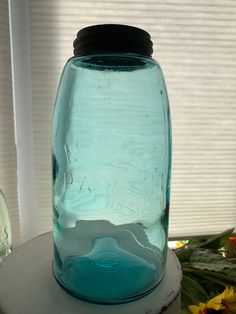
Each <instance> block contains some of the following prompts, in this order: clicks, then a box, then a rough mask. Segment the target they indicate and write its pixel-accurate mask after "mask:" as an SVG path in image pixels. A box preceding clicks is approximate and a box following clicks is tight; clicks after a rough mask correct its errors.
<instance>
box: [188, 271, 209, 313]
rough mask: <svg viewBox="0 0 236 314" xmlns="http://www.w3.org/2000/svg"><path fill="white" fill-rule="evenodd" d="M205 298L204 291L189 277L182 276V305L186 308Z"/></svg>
mask: <svg viewBox="0 0 236 314" xmlns="http://www.w3.org/2000/svg"><path fill="white" fill-rule="evenodd" d="M206 298H207V293H206V291H205V289H204V288H203V287H202V286H201V285H200V284H199V283H198V282H197V281H195V280H194V279H192V278H191V276H188V275H185V274H184V275H183V280H182V304H183V306H185V307H187V306H188V305H191V304H198V303H199V302H202V301H203V300H205V299H206Z"/></svg>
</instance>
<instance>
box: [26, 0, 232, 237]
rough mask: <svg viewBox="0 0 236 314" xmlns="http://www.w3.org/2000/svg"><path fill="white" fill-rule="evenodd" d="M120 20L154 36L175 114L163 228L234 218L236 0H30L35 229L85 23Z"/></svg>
mask: <svg viewBox="0 0 236 314" xmlns="http://www.w3.org/2000/svg"><path fill="white" fill-rule="evenodd" d="M96 23H123V24H130V25H134V26H138V27H141V28H143V29H145V30H147V31H148V32H150V34H151V36H152V40H153V42H154V51H155V53H154V58H156V59H157V60H158V61H159V62H160V63H161V65H162V68H163V71H164V74H165V77H166V83H167V88H168V91H169V98H170V105H171V111H172V122H173V175H172V195H171V216H170V218H171V219H170V236H186V235H198V234H209V233H215V232H219V231H222V230H224V229H225V228H228V227H232V226H235V225H236V137H235V134H236V105H235V99H236V88H235V86H236V41H235V39H236V3H235V1H233V0H224V1H222V0H214V1H210V0H208V1H205V0H200V1H197V2H196V1H193V0H178V1H173V0H159V1H154V0H146V1H140V0H128V1H126V0H111V1H105V0H104V1H91V0H90V1H76V0H70V1H60V0H58V1H56V0H54V1H45V0H43V1H36V0H31V1H30V31H31V55H32V60H31V66H32V90H33V96H32V97H33V131H34V134H33V136H34V158H35V164H36V167H35V175H36V194H37V199H36V204H37V208H38V212H39V216H38V217H39V221H38V224H39V231H40V232H45V231H47V230H49V229H50V228H51V181H50V138H51V114H52V108H53V104H54V100H55V94H56V89H57V86H58V80H59V76H60V73H61V71H62V67H63V65H64V63H65V61H66V60H67V59H68V58H69V57H71V56H72V51H73V50H72V42H73V40H74V38H75V35H76V32H77V31H78V30H79V29H81V28H82V27H85V26H88V25H90V24H96Z"/></svg>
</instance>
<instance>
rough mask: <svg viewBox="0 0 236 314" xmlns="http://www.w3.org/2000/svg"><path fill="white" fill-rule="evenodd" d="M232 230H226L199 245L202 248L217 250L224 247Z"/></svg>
mask: <svg viewBox="0 0 236 314" xmlns="http://www.w3.org/2000/svg"><path fill="white" fill-rule="evenodd" d="M233 231H234V228H231V229H228V230H226V231H224V232H222V233H220V234H216V235H214V236H211V237H209V238H208V240H206V241H205V243H203V244H202V245H201V247H202V248H206V249H212V250H217V249H220V248H222V247H223V246H225V244H226V242H227V241H228V239H229V237H230V236H231V235H232V233H233Z"/></svg>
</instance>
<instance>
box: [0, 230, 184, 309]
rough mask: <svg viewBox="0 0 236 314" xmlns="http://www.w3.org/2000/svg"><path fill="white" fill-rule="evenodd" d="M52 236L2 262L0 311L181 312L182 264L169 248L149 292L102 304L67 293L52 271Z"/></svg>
mask: <svg viewBox="0 0 236 314" xmlns="http://www.w3.org/2000/svg"><path fill="white" fill-rule="evenodd" d="M51 244H52V236H51V233H46V234H43V235H41V236H39V237H37V238H35V239H33V240H31V241H29V242H27V243H25V244H23V245H22V246H20V247H18V248H16V249H15V250H14V251H13V252H12V253H11V254H10V255H9V256H8V257H7V258H6V259H5V260H4V262H3V263H2V264H0V314H96V313H97V314H99V313H100V314H159V313H162V314H179V313H180V290H181V268H180V264H179V262H178V259H177V257H176V256H175V254H174V253H173V252H172V251H171V250H169V251H168V259H167V272H166V275H165V277H164V279H163V280H162V282H161V283H160V284H159V286H158V287H157V288H156V290H154V291H153V292H151V293H150V294H149V295H147V296H145V297H143V298H142V299H139V300H137V301H133V302H130V303H126V304H119V305H100V304H93V303H88V302H85V301H81V300H79V299H76V298H74V297H72V296H71V295H69V294H68V293H66V292H65V291H64V290H63V289H62V288H61V287H60V286H59V285H58V284H57V282H56V280H55V279H54V276H53V273H52V245H51Z"/></svg>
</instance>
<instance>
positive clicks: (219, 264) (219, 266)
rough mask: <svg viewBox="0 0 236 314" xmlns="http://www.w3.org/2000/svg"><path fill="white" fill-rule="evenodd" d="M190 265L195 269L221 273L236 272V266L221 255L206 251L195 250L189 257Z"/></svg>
mask: <svg viewBox="0 0 236 314" xmlns="http://www.w3.org/2000/svg"><path fill="white" fill-rule="evenodd" d="M190 264H191V266H192V267H194V268H197V269H207V270H211V271H215V272H222V271H223V270H225V269H230V270H236V264H235V263H232V262H230V261H229V260H226V259H225V258H224V257H223V256H222V255H221V254H216V253H213V252H212V251H211V250H207V249H196V250H195V251H194V252H193V254H192V255H191V257H190Z"/></svg>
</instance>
